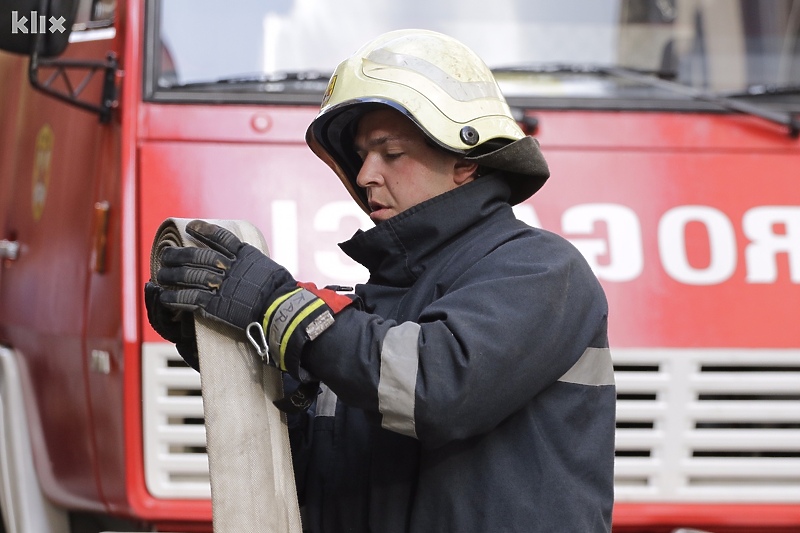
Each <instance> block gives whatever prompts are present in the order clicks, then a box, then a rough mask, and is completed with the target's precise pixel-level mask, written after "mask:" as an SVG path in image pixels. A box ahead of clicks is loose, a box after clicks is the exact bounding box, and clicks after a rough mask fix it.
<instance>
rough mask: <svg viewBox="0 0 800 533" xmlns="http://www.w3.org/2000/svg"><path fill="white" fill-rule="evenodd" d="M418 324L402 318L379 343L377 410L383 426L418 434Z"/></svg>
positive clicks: (397, 431) (412, 435)
mask: <svg viewBox="0 0 800 533" xmlns="http://www.w3.org/2000/svg"><path fill="white" fill-rule="evenodd" d="M420 329H421V328H420V325H419V324H415V323H414V322H404V323H402V324H400V325H399V326H395V327H393V328H391V329H390V330H389V331H388V332H386V336H385V337H384V339H383V345H382V346H381V375H380V382H379V383H378V410H379V411H380V412H381V414H382V415H383V421H382V422H381V426H383V427H384V428H385V429H388V430H391V431H394V432H396V433H402V434H403V435H408V436H409V437H414V438H416V437H417V430H416V422H415V420H414V404H415V401H416V388H417V368H418V366H419V331H420Z"/></svg>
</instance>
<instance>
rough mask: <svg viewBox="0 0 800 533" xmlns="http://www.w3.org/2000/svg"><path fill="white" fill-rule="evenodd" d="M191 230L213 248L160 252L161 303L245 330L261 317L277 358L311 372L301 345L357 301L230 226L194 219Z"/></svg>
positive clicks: (297, 373)
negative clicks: (317, 282)
mask: <svg viewBox="0 0 800 533" xmlns="http://www.w3.org/2000/svg"><path fill="white" fill-rule="evenodd" d="M186 233H188V234H189V235H191V236H192V237H194V238H195V239H196V240H197V241H198V242H200V243H202V244H204V245H205V246H207V248H189V247H187V248H178V247H174V248H165V249H164V250H163V251H162V252H161V257H160V259H161V265H162V266H161V268H160V269H159V270H158V272H157V273H156V280H157V282H158V284H159V285H160V286H161V288H162V289H163V290H162V291H161V293H160V294H159V296H158V300H159V302H160V303H161V304H163V305H164V306H165V307H166V308H168V309H170V310H172V311H174V312H176V313H177V312H182V311H190V312H197V313H200V314H201V315H203V316H206V317H208V318H211V319H214V320H219V321H222V322H224V323H226V324H229V325H231V326H233V327H235V328H238V329H240V330H245V329H247V328H248V326H249V325H250V324H252V323H253V322H255V323H258V324H259V325H260V326H261V327H262V328H263V330H264V332H265V335H266V338H267V342H268V346H269V353H270V358H271V359H272V360H273V362H274V363H275V365H276V366H278V367H279V368H280V369H281V370H283V371H285V372H289V373H290V374H291V375H292V376H293V377H295V378H296V379H299V380H301V381H309V380H310V379H312V378H311V377H310V376H308V375H307V374H306V373H305V372H301V369H300V355H301V353H302V348H303V345H304V344H305V343H306V342H308V341H310V340H313V339H315V338H316V337H317V336H318V335H320V334H321V333H322V332H323V331H325V330H326V329H327V328H328V327H330V326H331V325H332V324H333V322H334V319H333V315H335V314H336V313H338V312H339V311H341V310H342V309H343V308H344V307H346V306H347V305H349V304H350V303H352V300H351V299H350V298H348V297H346V296H342V295H339V294H337V293H336V292H334V291H332V290H328V289H317V288H316V287H315V286H314V285H312V284H306V283H297V282H296V281H295V279H294V278H293V277H292V275H291V274H290V273H289V272H288V271H287V270H286V269H285V268H283V267H282V266H281V265H279V264H278V263H276V262H275V261H273V260H272V259H270V258H269V257H267V256H266V255H265V254H263V253H262V252H261V251H260V250H258V249H257V248H255V247H254V246H251V245H249V244H246V243H243V242H242V241H241V240H239V238H238V237H236V235H234V234H233V233H231V232H230V231H228V230H226V229H225V228H222V227H220V226H217V225H215V224H211V223H208V222H205V221H202V220H193V221H191V222H189V223H188V224H187V225H186ZM156 331H158V330H156ZM159 333H160V332H159ZM165 338H166V337H165ZM167 340H171V339H167Z"/></svg>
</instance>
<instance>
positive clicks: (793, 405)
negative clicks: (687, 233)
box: [142, 343, 800, 503]
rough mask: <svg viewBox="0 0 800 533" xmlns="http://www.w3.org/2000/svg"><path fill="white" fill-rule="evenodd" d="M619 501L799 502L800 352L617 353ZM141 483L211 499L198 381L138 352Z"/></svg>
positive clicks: (172, 361) (167, 493) (153, 346)
mask: <svg viewBox="0 0 800 533" xmlns="http://www.w3.org/2000/svg"><path fill="white" fill-rule="evenodd" d="M612 355H613V358H614V366H615V374H616V379H617V398H618V400H617V436H616V438H617V446H616V447H617V452H616V456H617V457H616V469H615V476H616V478H615V489H616V499H617V501H620V502H623V501H627V502H637V501H640V502H654V503H657V502H671V503H677V502H684V501H686V502H709V503H711V502H741V503H744V502H764V503H767V502H770V503H800V350H760V349H758V350H756V349H747V350H743V349H630V348H627V349H621V348H617V349H612ZM142 359H143V361H142V366H143V395H144V450H145V479H146V482H147V487H148V490H149V491H150V493H151V494H153V496H155V497H159V498H208V497H210V492H211V491H210V488H209V480H208V459H207V456H206V453H205V429H204V427H203V406H202V399H201V397H200V377H199V374H197V373H196V372H195V371H194V370H191V369H189V368H188V367H187V366H186V365H185V364H184V363H183V361H182V360H181V358H180V356H179V355H178V354H177V352H176V351H175V349H174V347H173V346H172V345H169V344H164V343H146V344H145V345H144V347H143V349H142Z"/></svg>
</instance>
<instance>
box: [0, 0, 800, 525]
mask: <svg viewBox="0 0 800 533" xmlns="http://www.w3.org/2000/svg"><path fill="white" fill-rule="evenodd" d="M0 11H2V13H0V17H2V18H0V50H4V51H0V261H1V263H0V478H1V479H2V483H0V504H1V505H0V514H2V520H0V531H2V529H3V526H4V527H5V531H6V532H7V533H21V532H29V531H36V532H43V533H97V532H100V531H106V530H110V529H117V530H124V531H136V530H138V531H182V532H187V533H188V532H201V531H211V529H212V525H211V513H212V509H211V502H210V488H209V481H208V462H207V456H206V453H205V430H204V426H203V407H202V400H201V397H200V392H199V389H200V382H199V376H198V374H197V373H195V372H194V371H193V370H192V369H190V368H189V367H188V366H186V365H185V364H184V363H183V361H182V360H181V358H180V356H179V355H178V353H177V351H176V350H175V348H174V346H172V345H171V344H168V343H166V342H165V341H163V339H161V338H160V337H159V336H158V335H157V334H156V333H155V332H154V331H153V330H152V329H151V328H150V326H149V324H148V322H147V318H146V313H145V310H144V306H143V302H142V288H143V285H144V283H145V282H146V281H147V280H148V278H149V271H150V265H149V251H150V247H151V244H152V240H153V237H154V235H155V232H156V230H157V228H158V226H159V225H160V223H161V222H162V221H163V220H164V219H165V218H168V217H186V218H216V219H244V220H248V221H250V222H251V223H253V224H254V225H256V226H257V227H259V228H260V229H261V231H262V232H263V233H264V235H265V237H266V239H267V241H268V243H269V248H270V252H271V255H272V257H273V258H274V259H275V260H276V261H278V262H279V263H281V264H283V265H284V266H286V267H287V268H288V269H289V270H290V271H291V272H292V274H293V275H294V276H295V277H296V278H297V279H303V280H308V281H313V282H314V283H316V284H317V285H318V286H323V285H327V284H336V285H354V284H356V283H360V282H364V281H366V277H367V273H366V271H365V270H364V269H363V268H362V267H360V266H359V265H356V264H354V263H352V262H351V261H350V260H349V259H348V258H347V257H346V256H344V254H343V253H342V252H341V251H340V250H339V249H338V247H337V245H336V243H337V242H341V241H344V240H346V239H348V238H349V237H350V236H351V235H352V234H353V233H354V232H355V231H356V230H358V229H361V228H363V229H367V228H369V227H371V225H372V223H371V222H370V220H369V218H368V217H367V216H366V215H365V214H364V213H363V212H361V210H360V209H359V207H358V206H357V205H356V204H355V203H354V202H353V201H352V200H351V199H350V197H349V195H348V193H347V191H346V190H345V189H344V188H343V187H342V186H341V184H340V182H339V180H338V179H337V178H336V176H335V175H334V174H333V173H332V172H331V171H330V169H329V168H328V167H327V166H325V165H324V164H323V163H322V162H320V161H319V160H318V159H317V158H316V157H315V156H314V155H313V153H312V152H311V151H310V150H309V149H308V147H307V146H306V144H305V132H306V128H307V127H308V125H309V123H310V122H311V121H312V120H313V118H314V117H315V115H316V113H317V111H318V109H319V104H320V102H321V101H322V98H323V95H324V92H325V89H326V87H327V84H328V79H329V77H330V75H331V73H332V71H333V70H334V68H335V67H336V65H337V64H338V62H339V61H341V60H343V59H344V58H346V57H348V56H349V55H351V54H352V52H354V51H355V50H356V49H357V48H358V47H359V46H360V45H361V44H363V43H364V42H367V41H369V40H371V39H372V38H374V37H375V36H377V35H379V34H381V33H383V32H386V31H389V30H391V29H399V28H411V27H419V28H426V29H431V30H436V31H441V32H443V33H447V34H449V35H452V36H453V37H456V38H457V39H459V40H461V41H462V42H464V43H465V44H467V45H468V46H469V47H471V48H472V49H474V50H475V51H476V52H477V53H478V55H480V56H481V57H482V58H483V59H484V60H485V61H486V63H487V65H489V67H491V68H492V69H493V71H494V72H495V76H496V78H497V79H498V82H499V83H500V86H501V89H502V90H503V92H504V94H505V95H506V98H507V100H508V102H509V104H510V105H511V107H512V109H513V111H514V113H515V114H516V116H517V118H518V121H519V123H520V125H521V126H522V127H523V129H524V130H525V131H526V133H528V134H530V135H533V136H535V137H536V138H537V139H538V140H539V141H540V144H541V148H542V151H543V153H544V155H545V157H546V159H547V161H548V163H549V165H550V169H551V178H550V180H549V181H548V182H547V184H546V185H545V187H544V188H543V189H542V190H541V191H540V192H538V193H537V194H536V195H535V196H534V197H532V198H531V199H530V200H528V201H526V202H524V203H523V204H521V205H519V206H517V207H516V208H515V212H516V214H517V217H518V218H520V219H522V220H523V221H525V222H527V223H528V224H531V225H534V226H538V227H542V228H545V229H548V230H551V231H554V232H556V233H559V234H561V235H563V236H564V237H566V238H567V239H569V240H570V241H571V242H572V243H573V244H574V245H575V246H576V247H577V248H578V249H579V250H580V251H581V252H582V253H583V255H584V256H585V257H586V259H587V260H588V262H589V264H590V265H591V266H592V268H593V270H594V272H595V274H596V275H597V277H598V279H599V280H600V282H601V283H602V284H603V287H604V289H605V291H606V294H607V296H608V300H609V308H610V315H609V336H610V343H611V348H612V356H613V358H614V362H615V374H616V380H617V389H618V410H617V453H616V467H615V472H616V474H615V488H616V504H615V511H614V531H619V532H625V531H630V532H634V531H636V532H654V533H655V532H661V531H671V530H673V529H677V528H681V527H692V528H702V529H707V530H710V531H714V532H723V533H724V532H736V531H764V532H773V533H777V532H784V531H796V530H797V529H798V528H800V505H799V504H800V328H798V327H797V320H796V309H797V304H798V302H800V182H799V181H798V180H800V140H798V134H799V133H800V118H798V115H799V114H800V0H736V1H729V2H721V1H701V0H592V1H588V0H585V1H579V0H564V1H562V2H557V3H553V2H546V1H544V0H535V1H532V0H524V1H522V0H520V1H516V0H508V1H502V2H495V3H491V4H487V3H486V2H484V1H483V0H459V1H458V2H455V1H451V0H444V1H440V2H436V3H431V2H425V1H421V0H407V1H405V2H401V3H397V2H368V1H365V0H338V1H337V2H313V1H311V0H294V1H290V0H271V1H268V2H263V1H255V0H235V1H231V2H225V3H222V2H211V1H208V0H191V1H189V0H46V1H42V2H40V1H38V0H36V1H33V0H10V1H7V2H5V3H4V4H3V6H2V7H0ZM42 17H44V18H42ZM23 19H24V21H23ZM62 19H63V20H62ZM34 23H35V24H34ZM34 26H35V27H34ZM62 26H64V31H63V32H62V31H60V29H61V27H62ZM265 500H268V498H265Z"/></svg>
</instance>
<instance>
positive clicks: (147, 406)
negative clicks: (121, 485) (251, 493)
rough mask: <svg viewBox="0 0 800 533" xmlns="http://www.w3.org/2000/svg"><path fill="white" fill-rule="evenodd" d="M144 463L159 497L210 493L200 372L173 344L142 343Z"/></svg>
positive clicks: (147, 477) (153, 491) (148, 480)
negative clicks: (188, 363) (189, 365)
mask: <svg viewBox="0 0 800 533" xmlns="http://www.w3.org/2000/svg"><path fill="white" fill-rule="evenodd" d="M142 387H143V391H142V394H143V409H144V427H143V431H144V459H145V461H144V464H145V482H146V484H147V489H148V491H149V492H150V494H152V495H153V496H154V497H156V498H210V497H211V485H210V482H209V477H208V456H207V455H206V448H205V446H206V431H205V426H204V425H203V422H204V419H203V399H202V397H201V395H200V374H198V373H197V372H195V371H194V370H192V369H191V368H189V367H188V366H186V363H184V362H183V359H181V357H180V355H178V352H177V351H176V350H175V347H174V346H173V345H171V344H165V343H145V344H144V346H143V347H142Z"/></svg>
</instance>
